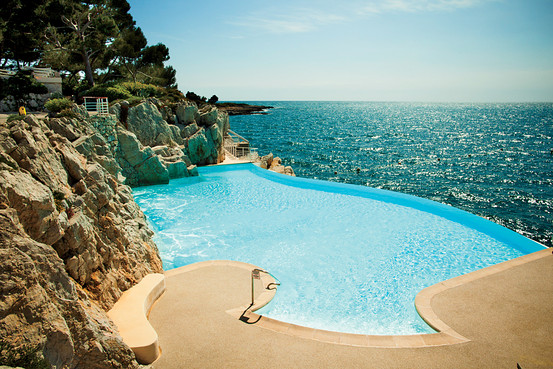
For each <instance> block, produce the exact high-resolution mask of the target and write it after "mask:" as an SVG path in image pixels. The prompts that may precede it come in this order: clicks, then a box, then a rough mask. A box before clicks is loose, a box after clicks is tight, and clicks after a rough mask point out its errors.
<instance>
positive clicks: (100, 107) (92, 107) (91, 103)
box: [84, 96, 109, 115]
mask: <svg viewBox="0 0 553 369" xmlns="http://www.w3.org/2000/svg"><path fill="white" fill-rule="evenodd" d="M84 107H85V109H86V111H87V112H89V113H96V114H98V115H108V114H109V104H108V98H107V97H95V96H85V97H84Z"/></svg>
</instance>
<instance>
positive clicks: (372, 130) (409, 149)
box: [230, 101, 553, 246]
mask: <svg viewBox="0 0 553 369" xmlns="http://www.w3.org/2000/svg"><path fill="white" fill-rule="evenodd" d="M253 103H254V104H255V102H253ZM260 104H262V105H271V106H274V107H275V109H271V110H270V111H269V114H268V115H251V116H233V117H231V121H230V124H231V129H232V130H234V131H235V132H237V133H239V134H240V135H242V136H244V137H246V138H247V139H248V140H250V143H251V145H252V146H254V147H257V148H259V152H260V153H261V154H262V155H263V154H267V153H269V152H273V153H274V154H275V156H280V157H281V158H282V159H283V163H284V164H285V165H291V166H292V167H293V168H294V171H295V172H296V174H297V175H298V176H301V177H306V178H318V179H324V180H329V181H335V182H343V183H352V184H358V185H364V186H369V187H376V188H383V189H387V190H392V191H398V192H403V193H407V194H412V195H415V196H420V197H423V198H427V199H431V200H435V201H438V202H441V203H444V204H448V205H452V206H455V207H458V208H460V209H463V210H466V211H468V212H471V213H473V214H477V215H480V216H482V217H484V218H487V219H490V220H492V221H494V222H496V223H498V224H501V225H503V226H505V227H507V228H510V229H512V230H514V231H516V232H518V233H521V234H523V235H524V236H526V237H529V238H532V239H534V240H536V241H538V242H540V243H542V244H544V245H547V246H553V241H552V238H553V216H552V214H551V212H552V209H553V155H552V152H551V150H552V149H553V140H552V137H553V104H551V103H543V104H540V103H536V104H425V103H377V102H267V101H264V102H261V103H260ZM357 168H359V169H360V170H359V172H358V171H357Z"/></svg>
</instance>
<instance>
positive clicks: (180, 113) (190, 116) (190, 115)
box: [175, 101, 200, 126]
mask: <svg viewBox="0 0 553 369" xmlns="http://www.w3.org/2000/svg"><path fill="white" fill-rule="evenodd" d="M175 114H176V116H177V120H178V122H179V123H180V124H183V125H185V126H186V125H189V124H192V123H195V122H197V121H198V120H199V119H200V113H199V111H198V106H197V105H196V103H194V102H191V101H182V102H181V103H180V104H179V105H178V106H177V108H176V109H175Z"/></svg>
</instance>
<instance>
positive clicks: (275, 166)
mask: <svg viewBox="0 0 553 369" xmlns="http://www.w3.org/2000/svg"><path fill="white" fill-rule="evenodd" d="M259 166H260V167H261V168H263V169H269V170H272V171H273V172H277V173H281V174H286V175H289V176H293V177H295V176H296V174H295V173H294V170H293V169H292V167H290V166H284V165H282V160H281V159H280V158H279V157H278V156H277V157H276V158H274V157H273V153H269V154H268V155H265V156H262V157H261V158H260V163H259Z"/></svg>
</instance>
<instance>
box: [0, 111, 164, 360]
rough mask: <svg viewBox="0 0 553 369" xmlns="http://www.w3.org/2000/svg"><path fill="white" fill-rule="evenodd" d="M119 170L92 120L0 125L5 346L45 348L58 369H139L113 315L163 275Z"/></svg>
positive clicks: (0, 307) (0, 305)
mask: <svg viewBox="0 0 553 369" xmlns="http://www.w3.org/2000/svg"><path fill="white" fill-rule="evenodd" d="M79 150H80V151H81V152H83V153H85V154H86V155H83V154H82V153H81V152H79ZM119 172H120V167H119V166H118V165H117V163H116V161H115V160H114V158H113V155H112V153H111V150H110V147H109V145H108V143H107V142H106V140H105V139H104V137H103V136H102V135H100V134H99V133H98V132H97V131H95V130H94V128H93V127H92V126H91V125H87V124H86V122H85V121H81V120H78V119H66V118H62V119H50V120H47V121H45V122H42V121H39V120H37V119H36V118H35V117H34V116H28V117H26V118H25V120H24V121H14V122H11V123H8V124H5V123H3V124H2V125H1V126H0V240H1V242H0V281H1V283H0V289H1V296H2V299H1V300H0V340H1V341H3V345H2V347H5V346H6V345H9V346H11V347H13V348H14V350H17V349H18V348H20V347H37V348H39V349H40V351H41V352H42V354H43V355H44V357H45V358H46V360H47V361H48V362H49V363H50V364H51V365H55V366H57V367H87V368H107V367H114V368H117V367H120V368H127V367H136V366H138V364H137V363H136V361H135V360H134V355H133V354H132V351H130V350H129V348H128V347H127V346H126V345H125V344H124V343H123V342H122V341H121V338H120V337H119V335H118V333H117V330H116V329H115V327H114V326H113V324H112V323H111V322H110V321H109V319H108V318H107V317H106V315H105V311H106V310H108V309H109V308H110V307H111V306H112V305H113V303H114V302H115V301H116V300H117V299H118V298H119V296H120V295H121V293H122V291H125V290H126V289H128V288H129V287H131V286H132V285H134V284H135V283H137V282H138V281H140V280H141V278H142V277H143V276H144V275H146V274H148V273H152V272H160V271H161V270H162V268H161V260H160V258H159V255H158V252H157V248H156V246H155V244H154V243H153V241H152V239H151V237H152V235H153V232H152V231H151V230H149V228H148V226H147V223H146V220H145V218H144V215H143V214H142V212H141V210H140V208H139V207H138V205H137V204H136V203H135V202H134V200H133V197H132V193H131V190H130V188H129V187H128V186H126V185H123V184H121V183H120V182H119V181H118V179H117V176H118V175H119Z"/></svg>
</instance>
